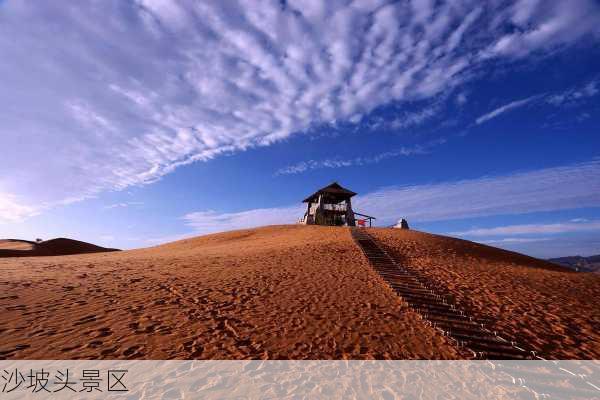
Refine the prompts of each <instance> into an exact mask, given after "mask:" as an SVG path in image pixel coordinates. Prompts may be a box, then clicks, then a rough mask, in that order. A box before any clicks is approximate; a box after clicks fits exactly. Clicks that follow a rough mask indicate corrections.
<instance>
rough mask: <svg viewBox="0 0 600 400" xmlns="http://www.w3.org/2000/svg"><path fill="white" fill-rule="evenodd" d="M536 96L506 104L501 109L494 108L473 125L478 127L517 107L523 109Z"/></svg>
mask: <svg viewBox="0 0 600 400" xmlns="http://www.w3.org/2000/svg"><path fill="white" fill-rule="evenodd" d="M536 97H537V96H532V97H528V98H526V99H522V100H515V101H513V102H510V103H508V104H505V105H503V106H501V107H498V108H496V109H495V110H493V111H491V112H489V113H487V114H484V115H482V116H481V117H479V118H477V119H476V120H475V123H476V124H477V125H480V124H482V123H484V122H486V121H489V120H490V119H492V118H496V117H497V116H499V115H500V114H504V113H505V112H507V111H510V110H514V109H515V108H519V107H523V106H525V105H527V104H529V103H530V102H531V101H532V100H534V99H535V98H536Z"/></svg>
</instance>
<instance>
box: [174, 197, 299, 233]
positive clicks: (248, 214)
mask: <svg viewBox="0 0 600 400" xmlns="http://www.w3.org/2000/svg"><path fill="white" fill-rule="evenodd" d="M305 208H306V207H305V206H303V205H300V204H299V205H297V206H289V207H280V208H258V209H254V210H248V211H241V212H234V213H218V212H215V211H197V212H193V213H189V214H186V215H185V216H184V217H183V220H184V221H185V222H186V225H188V226H190V227H192V228H194V230H195V231H197V232H202V233H210V232H220V231H229V230H233V229H241V228H249V227H255V226H262V225H277V224H289V223H294V222H296V221H298V220H299V219H300V217H302V215H303V213H304V209H305Z"/></svg>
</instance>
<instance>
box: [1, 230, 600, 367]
mask: <svg viewBox="0 0 600 400" xmlns="http://www.w3.org/2000/svg"><path fill="white" fill-rule="evenodd" d="M373 232H375V234H376V235H377V236H378V237H380V238H381V240H382V241H384V242H385V243H386V245H388V246H389V247H390V248H393V249H396V250H397V251H398V253H399V255H400V256H404V257H406V260H408V261H410V262H411V263H413V264H414V265H415V266H418V267H419V268H422V269H427V270H428V272H427V273H428V274H432V275H435V276H436V277H438V279H441V280H443V281H444V282H447V283H448V286H449V287H450V290H451V291H453V292H457V293H456V297H457V298H458V299H460V300H462V299H469V300H470V301H471V303H472V304H473V310H475V311H476V312H478V313H481V314H482V315H485V316H495V318H496V322H495V323H496V324H497V325H498V326H499V327H501V328H503V329H507V330H509V331H510V330H511V329H512V331H511V332H518V334H519V337H522V338H527V339H531V340H534V339H535V340H536V341H537V342H536V343H537V344H538V345H539V346H540V347H543V348H545V349H548V350H549V351H550V352H551V354H554V355H556V356H565V357H592V356H595V357H596V358H597V357H598V356H599V355H600V347H599V343H600V339H599V338H598V335H597V333H595V332H597V329H596V330H595V331H594V330H593V329H592V328H593V326H594V324H597V323H598V308H597V307H595V306H594V305H593V304H592V303H593V299H594V298H598V295H599V294H600V293H599V291H600V285H599V284H598V283H600V282H599V281H598V278H600V277H598V276H597V275H596V276H595V278H594V277H592V278H589V279H588V278H587V275H586V274H575V273H571V272H563V270H562V269H561V268H559V267H551V264H548V263H543V262H541V261H538V260H533V259H530V258H526V257H524V256H520V255H515V254H514V253H508V252H503V251H499V250H496V249H492V248H489V247H485V246H477V245H474V244H470V243H468V242H464V241H457V240H455V239H449V238H443V237H439V236H433V235H427V234H422V233H418V232H404V231H399V230H392V229H376V230H373ZM470 246H471V247H470ZM472 246H475V247H472ZM405 251H406V252H410V253H408V255H407V254H404V252H405ZM540 263H541V264H540ZM486 268H489V271H488V270H487V269H486ZM0 276H1V278H0V293H2V295H1V296H0V335H2V339H3V340H2V342H1V343H0V357H3V358H11V359H57V358H90V359H92V358H108V359H116V358H144V359H172V358H179V359H184V358H204V359H246V358H265V359H266V358H269V359H290V358H291V359H339V358H354V359H368V358H391V359H405V358H412V359H414V358H436V359H448V358H461V357H464V356H465V354H464V353H461V352H459V351H458V350H457V349H455V348H454V347H453V346H452V345H450V344H449V343H448V342H447V340H446V338H444V337H442V336H441V335H440V334H439V333H438V332H437V331H435V330H433V329H432V328H430V327H428V326H426V325H425V324H423V322H422V321H421V320H420V318H419V317H418V315H416V314H415V313H414V312H412V311H410V310H408V309H407V308H406V307H405V306H404V305H403V303H402V301H401V300H400V298H399V297H398V296H397V295H396V294H395V293H394V292H392V290H391V289H390V288H389V287H387V286H386V285H385V283H384V282H383V281H382V280H381V278H380V277H379V276H378V275H377V274H376V273H375V272H374V271H373V270H372V269H371V267H370V266H369V265H368V264H367V262H366V260H365V259H364V258H363V256H362V254H361V252H360V250H359V249H358V248H357V247H356V245H355V244H354V242H353V241H352V238H351V236H350V233H349V230H348V229H347V228H337V227H315V226H275V227H265V228H259V229H253V230H241V231H235V232H228V233H223V234H215V235H208V236H203V237H198V238H193V239H187V240H182V241H178V242H174V243H169V244H166V245H162V246H157V247H153V248H148V249H139V250H131V251H123V252H114V253H97V254H86V255H72V256H64V257H39V258H19V259H15V258H12V259H11V258H5V259H2V260H0ZM593 279H596V280H593ZM551 280H555V281H556V282H555V283H553V282H551ZM504 281H506V282H504ZM461 290H464V292H461V293H458V292H459V291H461ZM546 290H551V291H553V292H549V293H546V292H545V291H546ZM555 302H562V303H564V304H555ZM525 305H527V310H526V314H525V315H521V314H519V313H521V312H522V309H521V308H522V307H524V306H525ZM511 321H513V322H511ZM536 324H537V325H536ZM546 324H553V325H550V326H552V327H554V326H556V327H557V328H556V329H560V330H559V331H553V330H552V329H551V328H548V327H545V328H544V326H545V325H546ZM538 326H541V327H542V328H540V329H538V328H537V327H538ZM534 329H535V330H536V332H531V331H533V330H534ZM584 341H587V342H586V343H584ZM551 344H554V345H555V346H556V350H555V351H553V350H552V349H551V348H550V347H551V346H550V345H551Z"/></svg>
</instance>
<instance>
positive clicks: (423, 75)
mask: <svg viewBox="0 0 600 400" xmlns="http://www.w3.org/2000/svg"><path fill="white" fill-rule="evenodd" d="M525 6H527V7H525ZM599 9H600V7H599V6H598V5H597V4H596V3H595V2H594V1H591V0H573V1H570V2H568V6H567V5H566V3H565V2H561V1H558V0H557V1H549V2H543V4H541V2H531V1H523V0H521V1H515V2H508V3H507V2H500V1H493V2H487V3H485V4H482V3H481V2H479V1H475V0H463V1H448V2H422V1H413V2H391V3H388V2H386V1H378V0H373V1H368V2H365V1H340V2H337V1H336V2H322V1H301V2H298V1H288V2H283V3H282V2H279V1H259V2H252V3H251V4H249V3H244V2H223V1H214V2H211V1H206V2H187V1H173V2H163V1H158V0H139V1H132V2H122V1H116V0H115V1H108V2H105V1H87V2H72V3H68V4H60V5H57V4H56V3H53V2H43V3H39V2H33V1H14V2H2V3H0V11H1V12H0V52H1V53H2V55H3V62H2V63H1V64H0V82H1V84H2V88H3V90H2V91H0V106H1V109H2V110H3V111H2V113H3V114H2V137H3V146H2V147H0V159H1V160H2V165H1V166H2V169H3V174H4V175H5V177H6V178H5V179H4V180H3V190H4V191H6V193H10V194H11V196H18V197H19V199H22V204H21V206H22V207H25V208H26V209H27V210H31V212H36V210H39V209H40V205H41V204H43V205H44V207H51V206H53V205H56V204H64V203H65V202H70V201H74V200H75V199H84V198H88V197H91V196H94V195H96V194H98V193H100V192H102V191H107V190H121V189H123V188H126V187H128V186H131V185H139V184H145V183H149V182H153V181H155V180H157V179H160V178H161V177H162V176H164V175H165V174H167V173H170V172H171V171H173V170H174V169H175V168H177V167H179V166H181V165H185V164H189V163H192V162H196V161H206V160H210V159H212V158H214V157H216V156H219V155H220V154H223V153H228V152H233V151H242V150H245V149H248V148H251V147H254V146H266V145H269V144H271V143H273V142H276V141H278V140H281V139H284V138H287V137H289V136H290V135H293V134H294V133H296V132H301V131H306V130H309V129H310V128H311V127H313V126H316V125H319V124H324V123H331V122H333V121H344V120H351V119H352V118H356V116H357V115H365V114H368V113H369V112H370V111H372V110H373V109H375V108H376V107H378V106H381V105H384V104H388V103H390V102H399V103H402V102H408V101H415V100H422V99H429V98H433V97H435V96H438V95H440V94H443V93H448V92H450V91H452V90H454V89H455V88H456V87H458V86H459V85H461V84H463V83H464V82H466V81H468V80H469V79H471V78H472V77H473V76H474V72H473V71H476V70H477V69H478V67H481V66H483V65H484V64H485V63H492V62H498V61H501V60H503V59H515V58H523V57H524V56H526V55H528V54H532V53H536V54H537V53H540V52H549V51H552V50H553V49H556V48H560V47H563V46H566V45H569V44H572V43H575V42H577V41H579V40H581V39H582V38H584V37H585V36H588V35H589V36H590V37H592V38H594V40H595V39H597V37H598V35H599V33H600V11H599ZM429 117H430V116H429V115H425V114H424V115H422V116H419V118H422V119H424V118H429ZM405 119H406V120H405V121H403V120H400V121H398V125H399V126H406V125H407V124H408V125H410V124H411V123H414V121H412V120H410V119H408V117H406V118H405ZM417 122H418V121H417ZM13 149H19V151H18V152H16V151H13ZM7 204H8V203H7V202H6V201H4V202H3V203H0V208H1V210H0V215H8V214H7V213H9V214H10V213H11V212H12V211H11V209H12V210H14V209H15V207H14V206H11V205H7ZM31 212H30V211H27V212H24V211H20V212H19V213H20V214H21V215H27V214H30V213H31Z"/></svg>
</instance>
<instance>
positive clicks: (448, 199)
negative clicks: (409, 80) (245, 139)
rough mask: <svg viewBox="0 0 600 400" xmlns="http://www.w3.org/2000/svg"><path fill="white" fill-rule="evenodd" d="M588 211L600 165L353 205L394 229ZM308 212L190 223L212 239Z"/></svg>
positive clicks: (204, 215) (435, 187)
mask: <svg viewBox="0 0 600 400" xmlns="http://www.w3.org/2000/svg"><path fill="white" fill-rule="evenodd" d="M351 189H355V190H356V189H357V188H351ZM584 207H600V160H595V161H591V162H588V163H583V164H576V165H569V166H564V167H556V168H547V169H541V170H537V171H530V172H522V173H515V174H510V175H503V176H496V177H483V178H479V179H470V180H462V181H456V182H443V183H437V184H431V185H417V186H407V187H399V188H395V187H391V188H383V189H381V190H378V191H375V192H371V193H367V194H363V195H359V196H356V197H355V198H354V199H353V208H354V209H355V210H356V211H358V212H364V213H366V214H368V215H372V216H375V217H376V218H377V220H376V221H375V222H376V223H377V225H379V226H387V225H391V224H394V223H395V222H396V221H397V220H398V218H401V217H402V218H406V219H407V220H408V223H409V225H410V224H412V223H413V222H415V221H416V222H423V221H439V220H449V219H458V218H470V217H481V216H489V215H498V214H523V213H529V212H537V211H552V210H564V209H574V208H584ZM304 211H305V209H304V207H303V206H302V205H301V204H300V203H299V204H298V205H293V206H287V207H276V208H265V209H255V210H246V211H241V212H232V213H219V212H215V211H206V212H195V213H190V214H187V215H186V216H185V217H184V220H185V221H186V223H187V224H188V225H189V226H191V227H193V228H194V229H195V230H196V231H197V232H198V233H208V232H217V231H226V230H231V229H240V228H249V227H255V226H261V225H269V224H289V223H294V222H296V221H297V220H298V219H299V218H300V217H301V216H302V215H303V214H304ZM574 225H577V226H582V225H581V224H574ZM512 233H513V232H505V233H502V234H507V235H508V234H512Z"/></svg>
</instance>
